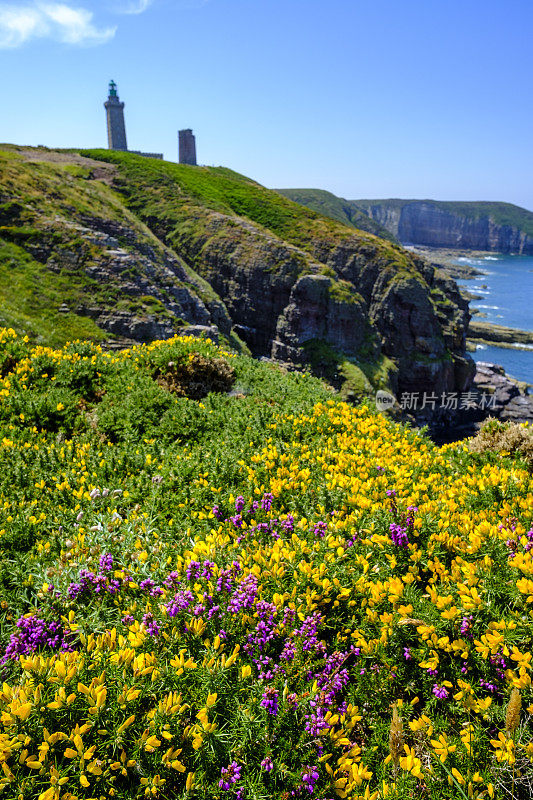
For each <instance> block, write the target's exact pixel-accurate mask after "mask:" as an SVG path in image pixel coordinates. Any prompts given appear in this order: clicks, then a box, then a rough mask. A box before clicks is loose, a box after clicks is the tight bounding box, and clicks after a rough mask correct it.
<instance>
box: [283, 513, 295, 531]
mask: <svg viewBox="0 0 533 800" xmlns="http://www.w3.org/2000/svg"><path fill="white" fill-rule="evenodd" d="M281 525H282V527H283V528H285V530H286V531H287V533H292V532H293V530H294V517H293V516H292V514H287V519H284V520H282V522H281Z"/></svg>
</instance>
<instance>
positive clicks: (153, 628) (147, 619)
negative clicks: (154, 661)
mask: <svg viewBox="0 0 533 800" xmlns="http://www.w3.org/2000/svg"><path fill="white" fill-rule="evenodd" d="M143 625H144V627H145V628H146V633H147V634H148V636H152V637H154V638H155V637H156V636H159V634H160V633H161V626H160V625H158V623H157V622H156V621H155V619H154V615H153V614H150V613H148V614H145V615H144V616H143Z"/></svg>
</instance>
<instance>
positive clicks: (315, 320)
mask: <svg viewBox="0 0 533 800" xmlns="http://www.w3.org/2000/svg"><path fill="white" fill-rule="evenodd" d="M88 155H91V156H92V157H93V158H94V157H97V158H103V159H106V160H108V161H110V162H111V163H113V164H115V165H116V166H117V168H118V173H119V175H118V178H117V181H116V183H115V185H116V187H117V189H118V190H119V191H120V192H121V193H122V194H123V197H124V199H125V202H126V204H127V205H128V208H129V209H130V210H132V211H134V213H135V214H136V215H137V216H138V217H139V218H141V219H142V220H143V221H144V222H145V223H146V224H147V225H148V226H149V227H150V229H151V230H152V232H153V233H155V235H156V236H157V237H158V238H159V239H160V240H161V241H163V242H165V244H166V245H167V246H169V247H170V248H172V250H173V252H174V253H176V254H177V255H178V256H179V257H180V258H181V259H182V260H183V261H184V262H186V263H187V264H188V265H189V266H190V267H191V268H192V269H194V271H195V272H197V273H198V274H200V275H201V276H202V277H203V278H204V279H205V280H206V281H207V282H208V283H209V284H210V285H211V286H212V287H213V289H214V290H215V292H216V293H217V295H218V296H219V297H221V298H222V299H223V301H224V303H225V306H226V308H227V310H228V313H229V315H230V317H231V320H232V322H233V326H234V329H235V331H236V333H237V334H238V335H239V336H240V337H241V338H242V339H244V341H245V342H246V343H247V344H248V346H249V347H250V349H251V351H252V352H253V353H254V354H255V355H257V356H266V357H271V358H275V359H279V360H284V361H288V362H292V363H296V364H303V363H306V361H307V360H308V357H309V346H310V343H311V344H312V343H317V342H322V343H323V344H324V346H325V349H326V350H327V351H328V352H329V353H330V354H331V353H334V354H336V355H337V357H338V361H339V363H342V362H343V361H344V360H346V359H347V360H348V361H351V362H352V363H353V364H356V365H358V366H359V367H361V368H363V369H364V367H365V366H369V370H367V373H368V372H369V373H372V372H373V374H374V375H375V374H376V372H380V376H381V377H382V378H383V380H384V382H388V383H389V385H391V386H392V387H393V388H394V389H395V390H396V391H399V392H402V391H425V390H428V391H435V392H443V391H454V390H455V391H462V390H463V389H464V388H465V387H467V386H468V385H469V382H470V380H471V377H472V374H473V364H472V362H471V360H470V358H469V357H468V356H467V355H466V354H465V349H464V348H465V330H466V325H467V321H468V308H467V303H466V302H465V301H463V300H462V299H461V297H460V295H459V293H458V291H457V287H456V286H455V284H454V283H453V281H449V280H445V279H444V278H442V277H441V276H440V275H439V274H438V273H437V272H436V271H435V270H434V269H433V268H432V267H431V266H430V265H429V264H427V262H425V261H424V260H423V259H419V258H416V257H414V256H412V255H410V254H409V253H408V252H407V251H405V250H403V249H402V248H401V247H400V246H398V245H395V244H394V243H391V242H387V241H383V240H381V239H379V238H377V237H376V236H373V235H371V234H368V233H365V232H361V231H355V230H354V229H352V228H348V227H346V226H344V225H342V224H339V223H337V222H334V221H332V220H327V219H325V218H324V217H321V216H319V215H317V214H314V213H312V212H309V211H307V210H306V209H303V208H300V207H299V206H297V205H296V204H295V203H292V202H290V201H289V200H286V199H285V198H282V197H279V195H277V194H276V193H275V192H270V191H268V190H266V189H264V188H263V187H260V186H259V185H258V184H254V183H253V182H252V181H249V180H248V179H246V178H243V176H240V175H236V174H235V173H231V172H230V171H229V170H222V169H220V170H217V169H213V168H210V169H207V168H187V167H183V166H182V165H170V164H166V165H159V164H155V163H152V164H150V165H147V164H143V163H137V162H135V161H133V160H132V157H131V156H129V157H124V155H123V154H117V153H108V152H106V151H103V152H101V151H99V152H91V153H89V154H88ZM314 352H315V353H316V352H317V351H316V348H315V350H314ZM322 352H324V349H323V350H322ZM376 365H378V368H376ZM318 366H320V365H318Z"/></svg>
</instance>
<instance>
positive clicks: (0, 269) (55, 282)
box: [0, 145, 215, 345]
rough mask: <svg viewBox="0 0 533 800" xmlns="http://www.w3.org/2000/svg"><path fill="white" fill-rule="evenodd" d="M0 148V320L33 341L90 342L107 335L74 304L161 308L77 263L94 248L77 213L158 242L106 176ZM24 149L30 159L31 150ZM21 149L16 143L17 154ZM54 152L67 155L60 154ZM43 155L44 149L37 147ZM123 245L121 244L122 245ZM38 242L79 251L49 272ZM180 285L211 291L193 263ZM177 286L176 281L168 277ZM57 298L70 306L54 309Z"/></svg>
mask: <svg viewBox="0 0 533 800" xmlns="http://www.w3.org/2000/svg"><path fill="white" fill-rule="evenodd" d="M2 148H4V149H0V169H1V175H2V177H1V182H0V299H1V301H2V302H1V308H0V323H1V324H3V325H7V326H11V327H13V328H15V329H16V330H19V331H24V332H25V333H28V334H29V335H30V336H32V337H35V338H36V339H37V340H38V341H43V342H45V343H47V344H51V345H60V344H62V343H64V342H65V341H66V340H67V339H75V338H86V339H92V340H94V341H99V340H102V339H107V338H110V335H109V333H107V332H105V331H103V330H101V329H100V328H99V327H98V326H97V325H96V323H94V322H93V321H92V320H90V319H88V318H87V317H84V316H80V315H78V314H76V313H75V309H76V307H77V306H78V304H80V303H82V304H83V303H85V304H89V305H98V306H99V307H101V308H103V309H109V310H122V309H124V310H128V311H132V312H134V313H136V314H138V315H139V316H143V315H144V314H153V313H164V308H163V307H162V304H161V303H160V301H159V300H157V299H156V298H154V297H151V296H135V297H128V296H125V295H124V294H123V293H122V291H121V289H120V282H119V281H118V280H117V281H115V282H114V281H112V280H111V281H108V282H106V283H105V284H103V283H102V282H100V281H96V280H93V279H91V278H90V277H89V276H88V275H87V274H86V272H85V267H86V266H88V265H90V264H91V263H92V258H93V257H94V258H95V259H98V258H100V256H101V251H102V248H101V247H98V246H95V245H91V243H90V242H89V243H88V242H87V241H82V239H81V238H80V235H79V233H78V232H77V230H76V225H77V224H82V225H83V224H84V223H83V219H84V218H97V219H101V220H104V221H105V222H106V223H109V222H111V223H118V224H119V225H121V226H124V227H125V228H128V229H130V230H131V231H132V232H133V233H134V234H135V236H136V237H137V240H138V241H139V242H141V243H143V244H146V245H148V246H149V247H151V248H152V249H154V250H155V251H156V252H159V253H161V250H162V248H161V243H160V242H159V241H158V240H157V239H156V238H155V237H154V235H153V234H152V233H151V232H150V230H149V229H148V228H147V227H146V226H145V225H144V224H143V223H142V222H141V221H140V220H139V219H138V218H137V217H136V216H135V215H134V214H133V213H132V212H131V211H129V210H128V209H127V207H126V206H125V204H124V200H123V198H122V197H121V196H120V195H118V194H117V193H116V192H115V191H114V190H113V189H111V188H110V186H109V185H107V183H105V182H102V181H101V180H89V177H90V173H91V169H90V163H89V166H88V167H87V166H80V165H78V164H75V163H68V161H67V163H60V162H58V163H56V162H53V161H37V160H35V161H34V160H26V158H25V157H24V155H23V154H21V153H20V152H18V148H16V147H15V146H13V145H2ZM28 151H29V152H30V153H31V155H32V157H35V158H38V157H39V153H38V151H35V150H32V151H30V150H29V149H28ZM24 152H25V151H24V150H23V153H24ZM59 155H63V156H65V158H68V154H66V153H64V152H63V153H62V154H59ZM42 156H43V158H46V157H47V152H43V153H42ZM125 246H126V247H127V246H128V245H127V244H126V245H125ZM32 247H35V248H36V254H37V256H38V253H39V248H40V247H42V248H44V249H45V250H47V251H48V252H50V254H52V255H53V254H54V253H57V254H58V255H59V257H61V255H62V254H63V253H74V254H80V253H81V252H82V251H83V255H82V256H81V257H80V258H78V259H74V261H73V263H72V265H71V266H69V267H68V268H62V269H61V270H60V271H59V272H55V271H53V270H51V269H49V268H48V266H47V265H46V263H44V262H46V259H47V255H45V256H44V257H42V260H38V258H37V257H34V256H33V255H32V250H31V248H32ZM183 266H184V269H185V271H186V272H187V273H188V275H189V279H188V281H187V285H188V286H189V288H190V289H191V290H192V291H195V292H196V293H197V294H198V295H200V296H201V297H202V298H203V299H205V300H206V302H209V300H210V299H212V298H214V297H215V293H214V292H213V290H212V288H211V287H210V286H209V285H208V284H207V283H206V282H205V281H203V280H202V279H201V278H200V277H199V276H198V275H196V273H194V271H193V270H191V269H188V268H187V267H186V265H183ZM175 283H176V285H179V281H177V280H176V281H175ZM63 303H65V304H66V305H67V306H68V307H69V308H70V313H68V314H64V313H60V312H59V311H58V309H59V307H60V305H62V304H63Z"/></svg>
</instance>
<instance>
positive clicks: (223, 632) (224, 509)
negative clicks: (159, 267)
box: [0, 330, 533, 800]
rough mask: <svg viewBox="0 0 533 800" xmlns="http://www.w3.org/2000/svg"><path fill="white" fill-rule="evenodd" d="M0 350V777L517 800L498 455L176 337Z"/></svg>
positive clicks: (508, 469) (86, 785)
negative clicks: (432, 437) (435, 439)
mask: <svg viewBox="0 0 533 800" xmlns="http://www.w3.org/2000/svg"><path fill="white" fill-rule="evenodd" d="M0 365H1V368H2V379H1V380H0V427H1V437H0V451H1V455H2V464H3V469H2V471H1V474H0V582H1V597H2V602H1V604H0V663H1V666H0V672H1V677H2V683H1V689H0V775H1V777H0V790H1V791H2V792H3V794H4V795H5V796H6V797H9V798H15V797H16V798H19V797H23V798H25V800H74V798H78V800H82V799H83V798H84V799H85V800H89V798H101V797H116V798H119V800H134V798H141V797H154V798H160V800H171V798H183V800H185V798H190V799H191V800H194V799H195V798H196V800H212V798H219V799H221V798H232V799H233V800H236V799H237V798H241V800H278V798H287V799H288V798H290V797H301V798H303V797H314V798H317V799H318V800H320V799H321V800H328V798H349V800H362V798H366V800H381V799H382V798H383V799H384V798H397V800H407V798H410V797H413V796H414V795H416V794H421V795H423V796H425V797H428V798H431V800H440V798H454V799H455V798H474V800H487V798H492V797H505V796H509V795H511V796H514V797H515V798H524V800H525V798H527V797H529V796H530V787H531V783H532V780H533V765H532V759H533V755H532V753H533V729H532V725H531V715H532V712H533V693H532V687H531V663H530V662H531V650H532V647H533V637H532V634H531V624H530V623H531V613H532V612H531V611H530V609H531V603H530V601H531V600H532V599H533V583H532V581H531V579H530V578H531V572H532V571H533V565H532V558H533V557H532V555H531V553H532V552H533V551H532V550H531V539H532V538H533V531H531V530H530V528H531V517H532V511H533V506H532V502H531V498H532V497H533V493H532V491H531V490H532V488H533V487H532V485H531V474H530V473H529V472H528V470H527V463H526V462H525V461H524V460H522V458H521V457H520V455H519V452H518V453H517V454H516V455H514V456H513V457H511V456H509V455H508V454H506V453H505V452H502V453H501V454H499V455H497V454H495V453H493V452H479V453H470V452H469V451H468V448H467V447H466V446H465V445H464V444H457V445H453V446H450V445H448V446H446V447H443V448H437V447H436V446H434V445H433V444H432V443H431V442H430V441H429V440H427V439H425V438H424V437H423V436H421V435H419V434H417V433H415V432H414V431H411V430H408V429H406V428H404V427H402V426H400V425H397V424H394V423H392V422H390V421H388V420H387V419H386V418H385V417H384V416H382V415H376V414H375V413H374V412H372V411H371V410H370V409H369V408H368V407H365V406H363V407H360V408H354V407H353V406H349V405H346V404H344V403H340V402H335V401H334V400H333V399H331V395H330V393H329V392H328V391H327V390H326V389H325V388H324V387H323V386H322V385H321V384H320V382H318V381H317V380H315V379H312V378H310V377H306V376H303V375H295V374H292V375H291V374H289V375H287V374H283V372H282V371H281V370H280V369H279V368H277V367H275V366H273V365H267V364H265V363H259V362H257V361H253V360H251V359H248V358H245V357H241V356H235V355H234V354H232V353H231V352H227V351H224V350H222V349H220V348H217V347H215V346H214V345H213V344H211V343H209V342H203V341H199V340H197V339H191V338H187V339H178V338H176V339H172V340H169V341H166V342H155V343H152V344H151V345H145V346H140V347H135V348H133V349H131V350H129V351H124V352H121V353H119V354H110V353H105V352H102V350H101V349H100V347H99V346H97V345H95V344H89V343H74V344H71V345H68V346H67V347H65V348H64V349H61V350H50V349H48V348H45V347H33V348H32V347H30V345H29V344H28V343H27V342H25V341H24V340H21V339H20V338H17V337H16V335H15V333H14V332H13V331H5V330H4V331H2V332H1V333H0ZM191 365H192V366H191ZM195 375H196V377H197V380H194V376H195ZM210 390H215V391H210ZM193 394H194V395H195V396H196V397H197V398H198V399H192V397H191V395H193ZM481 449H482V448H481Z"/></svg>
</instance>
